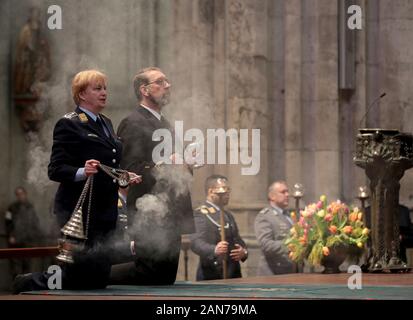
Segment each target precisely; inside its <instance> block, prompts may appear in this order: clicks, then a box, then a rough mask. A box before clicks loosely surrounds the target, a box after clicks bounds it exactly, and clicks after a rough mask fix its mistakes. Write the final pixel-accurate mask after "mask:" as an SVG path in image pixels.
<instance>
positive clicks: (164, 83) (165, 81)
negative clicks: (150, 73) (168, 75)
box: [146, 79, 171, 87]
mask: <svg viewBox="0 0 413 320" xmlns="http://www.w3.org/2000/svg"><path fill="white" fill-rule="evenodd" d="M152 83H156V84H157V85H158V86H163V87H166V86H167V85H168V84H169V85H170V84H171V83H170V82H169V80H168V79H158V80H155V81H152V82H149V83H148V84H147V85H146V86H149V85H150V84H152Z"/></svg>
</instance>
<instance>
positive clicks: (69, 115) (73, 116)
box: [63, 111, 79, 119]
mask: <svg viewBox="0 0 413 320" xmlns="http://www.w3.org/2000/svg"><path fill="white" fill-rule="evenodd" d="M78 116H79V115H78V114H77V113H76V112H74V111H72V112H69V113H66V114H65V115H64V116H63V118H66V119H75V118H77V117H78Z"/></svg>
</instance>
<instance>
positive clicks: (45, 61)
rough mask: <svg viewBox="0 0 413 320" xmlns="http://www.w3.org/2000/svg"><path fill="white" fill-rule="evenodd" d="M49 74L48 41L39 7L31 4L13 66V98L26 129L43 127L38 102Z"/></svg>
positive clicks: (35, 129)
mask: <svg viewBox="0 0 413 320" xmlns="http://www.w3.org/2000/svg"><path fill="white" fill-rule="evenodd" d="M49 77H50V54H49V45H48V42H47V40H46V38H45V36H44V34H43V32H42V28H41V22H40V10H39V8H31V9H30V14H29V18H28V20H27V22H26V24H25V25H24V26H23V28H22V29H21V31H20V34H19V38H18V41H17V48H16V60H15V66H14V100H15V105H16V108H17V110H18V114H19V118H20V123H21V126H22V128H23V130H24V131H25V132H29V131H38V130H39V128H40V122H41V120H42V114H41V112H40V111H39V110H38V108H37V106H36V104H37V103H38V101H39V99H40V97H41V93H42V88H44V84H45V82H46V81H47V80H48V79H49Z"/></svg>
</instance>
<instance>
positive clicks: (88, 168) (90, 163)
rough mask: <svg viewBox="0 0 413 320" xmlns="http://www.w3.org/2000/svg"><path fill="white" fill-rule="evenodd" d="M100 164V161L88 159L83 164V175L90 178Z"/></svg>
mask: <svg viewBox="0 0 413 320" xmlns="http://www.w3.org/2000/svg"><path fill="white" fill-rule="evenodd" d="M99 164H100V161H98V160H94V159H90V160H87V161H86V162H85V175H86V177H90V176H91V175H94V174H96V173H97V172H98V169H97V166H98V165H99Z"/></svg>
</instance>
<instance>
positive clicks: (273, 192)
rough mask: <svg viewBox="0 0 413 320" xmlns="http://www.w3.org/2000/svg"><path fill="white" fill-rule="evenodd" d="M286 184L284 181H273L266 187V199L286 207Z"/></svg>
mask: <svg viewBox="0 0 413 320" xmlns="http://www.w3.org/2000/svg"><path fill="white" fill-rule="evenodd" d="M288 196H289V193H288V186H287V183H286V182H285V181H275V182H273V183H272V184H271V185H270V186H269V188H268V200H269V201H270V202H271V203H272V204H274V205H276V206H277V207H279V208H281V209H286V208H287V207H288Z"/></svg>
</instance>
